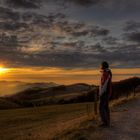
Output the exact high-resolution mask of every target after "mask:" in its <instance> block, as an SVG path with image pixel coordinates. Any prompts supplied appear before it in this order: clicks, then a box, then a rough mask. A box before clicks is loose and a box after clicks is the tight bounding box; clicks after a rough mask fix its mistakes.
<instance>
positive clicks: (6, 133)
mask: <svg viewBox="0 0 140 140" xmlns="http://www.w3.org/2000/svg"><path fill="white" fill-rule="evenodd" d="M130 99H131V98H130ZM126 101H127V100H126V99H125V98H124V99H123V100H121V99H119V100H117V101H114V102H115V104H120V103H121V104H122V103H124V102H126ZM87 104H89V105H90V106H91V107H93V103H79V104H67V105H54V106H46V107H36V108H26V109H13V110H0V140H12V139H13V140H48V139H49V138H51V137H52V136H54V135H56V136H57V137H60V139H61V136H62V137H63V136H65V135H66V136H67V134H66V133H72V135H74V136H75V134H73V131H71V130H74V132H75V130H77V129H78V130H80V128H79V125H81V124H82V123H84V122H86V120H87V119H88V118H89V116H87V109H86V108H87ZM111 105H112V104H111ZM113 105H114V103H113ZM92 109H93V108H92ZM92 123H93V120H92ZM94 123H95V121H94ZM69 130H70V131H69ZM62 131H64V132H66V133H64V134H63V133H62ZM58 134H59V135H60V136H59V135H58ZM76 135H77V134H76ZM68 137H69V136H68ZM76 137H77V136H76ZM63 138H64V137H63Z"/></svg>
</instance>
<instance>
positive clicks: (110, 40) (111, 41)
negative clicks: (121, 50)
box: [102, 36, 118, 45]
mask: <svg viewBox="0 0 140 140" xmlns="http://www.w3.org/2000/svg"><path fill="white" fill-rule="evenodd" d="M117 41H118V39H117V38H115V37H112V36H107V37H104V38H103V40H102V42H103V43H106V44H108V45H116V44H117Z"/></svg>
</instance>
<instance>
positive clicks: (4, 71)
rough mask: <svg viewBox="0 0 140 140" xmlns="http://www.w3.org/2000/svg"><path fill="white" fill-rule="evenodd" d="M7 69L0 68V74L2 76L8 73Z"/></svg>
mask: <svg viewBox="0 0 140 140" xmlns="http://www.w3.org/2000/svg"><path fill="white" fill-rule="evenodd" d="M8 70H9V69H8V68H4V67H2V66H0V74H4V73H6V72H7V71H8Z"/></svg>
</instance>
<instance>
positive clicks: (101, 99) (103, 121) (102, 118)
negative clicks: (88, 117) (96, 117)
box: [99, 97, 106, 124]
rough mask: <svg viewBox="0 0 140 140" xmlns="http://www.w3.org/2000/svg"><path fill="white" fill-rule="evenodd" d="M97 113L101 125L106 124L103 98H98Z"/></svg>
mask: <svg viewBox="0 0 140 140" xmlns="http://www.w3.org/2000/svg"><path fill="white" fill-rule="evenodd" d="M99 112H100V118H101V121H102V124H105V123H106V117H105V114H106V111H105V101H104V98H103V97H101V98H100V104H99Z"/></svg>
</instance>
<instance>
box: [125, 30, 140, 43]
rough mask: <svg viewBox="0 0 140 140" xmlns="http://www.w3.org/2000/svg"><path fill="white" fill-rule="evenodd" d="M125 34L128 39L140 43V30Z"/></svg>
mask: <svg viewBox="0 0 140 140" xmlns="http://www.w3.org/2000/svg"><path fill="white" fill-rule="evenodd" d="M124 36H125V38H126V39H127V40H128V41H132V42H136V43H140V32H131V33H126V34H124Z"/></svg>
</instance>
